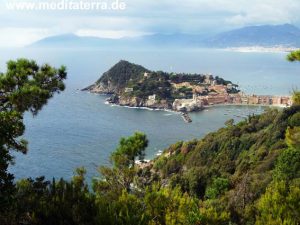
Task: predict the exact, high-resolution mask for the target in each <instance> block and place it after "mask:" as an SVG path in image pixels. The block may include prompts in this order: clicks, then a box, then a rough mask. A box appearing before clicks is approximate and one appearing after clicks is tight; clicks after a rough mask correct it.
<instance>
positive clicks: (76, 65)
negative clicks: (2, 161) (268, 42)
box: [0, 49, 300, 179]
mask: <svg viewBox="0 0 300 225" xmlns="http://www.w3.org/2000/svg"><path fill="white" fill-rule="evenodd" d="M285 56H286V53H240V52H230V51H223V50H208V49H196V50H186V49H185V50H182V49H176V50H132V51H128V50H126V51H125V50H124V51H121V50H120V51H102V50H91V49H90V50H88V49H86V50H67V49H66V50H62V49H60V50H57V49H51V50H50V49H10V50H5V49H3V50H2V51H1V52H0V59H1V60H0V71H5V62H6V61H7V60H9V59H16V58H21V57H26V58H31V59H34V60H36V61H37V62H38V63H45V62H47V63H49V64H51V65H54V66H59V65H61V64H64V65H66V66H67V68H68V80H67V81H66V84H67V89H66V91H65V92H63V93H61V94H60V95H55V97H54V98H53V99H51V100H50V101H49V103H48V105H46V106H45V107H44V108H43V110H42V111H41V112H40V113H39V114H38V115H37V116H36V117H34V118H33V117H32V116H31V115H30V114H26V116H25V119H24V120H25V124H26V132H25V135H24V137H25V138H26V139H27V140H28V141H29V152H28V153H27V155H22V154H20V153H16V154H14V155H15V162H16V163H15V165H14V166H11V167H10V171H11V172H13V173H14V174H15V175H16V177H17V178H23V177H28V176H31V177H37V176H41V175H45V176H46V177H47V178H48V179H51V178H52V177H56V178H59V177H64V178H66V179H69V178H70V177H71V176H72V174H73V171H74V169H75V168H77V167H80V166H84V167H86V169H87V171H88V179H91V178H92V177H93V176H96V175H97V167H98V166H99V165H109V155H110V153H111V152H112V151H113V150H114V149H115V148H116V146H117V144H118V142H119V139H120V138H121V137H126V136H128V135H131V134H133V132H135V131H142V132H145V133H146V134H147V136H148V138H149V141H150V143H149V147H148V149H147V151H146V153H147V155H146V158H147V159H151V158H153V157H155V156H156V154H157V152H158V151H159V150H163V149H164V148H167V147H168V146H169V145H170V144H172V143H175V142H177V141H180V140H191V139H193V138H201V137H203V136H204V135H205V134H207V133H208V132H211V131H214V130H216V129H218V128H220V127H222V126H223V125H224V122H225V121H227V120H228V119H230V118H233V119H235V121H240V120H243V119H244V117H246V116H247V115H249V114H252V113H261V112H262V111H263V110H264V109H265V108H264V107H253V106H217V107H211V108H208V109H206V110H204V111H202V112H198V113H191V117H192V119H193V123H191V124H187V123H184V121H183V120H182V118H181V116H180V115H179V114H177V113H174V112H166V111H151V110H144V109H130V108H125V107H118V106H111V105H107V104H105V96H100V95H94V94H90V93H86V92H81V91H79V90H78V89H81V88H83V87H85V86H87V85H89V84H91V83H93V82H94V81H95V80H97V79H98V78H99V77H100V75H101V74H102V73H103V72H105V71H106V70H108V69H109V68H110V67H111V66H113V65H114V64H115V63H117V62H118V61H119V60H121V59H124V60H128V61H130V62H133V63H137V64H140V65H143V66H145V67H146V68H148V69H151V70H163V71H167V72H188V73H212V74H213V75H218V76H220V77H223V78H225V79H228V80H231V81H233V82H234V83H237V84H239V85H240V87H241V88H242V90H243V91H245V92H246V93H248V94H251V93H256V94H272V95H287V94H289V93H290V92H291V91H292V89H293V88H294V89H295V88H297V84H300V73H299V72H300V65H298V64H296V63H295V64H291V63H288V62H286V60H285Z"/></svg>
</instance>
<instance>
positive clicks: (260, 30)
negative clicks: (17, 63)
mask: <svg viewBox="0 0 300 225" xmlns="http://www.w3.org/2000/svg"><path fill="white" fill-rule="evenodd" d="M251 46H260V47H278V46H282V47H300V29H299V28H298V27H296V26H294V25H291V24H283V25H260V26H247V27H242V28H239V29H233V30H229V31H226V32H222V33H219V34H217V35H213V36H210V37H204V35H197V34H184V33H174V34H160V33H157V34H151V35H145V36H140V37H123V38H120V39H110V38H99V37H90V36H78V35H76V34H72V33H71V34H70V33H69V34H63V35H57V36H51V37H47V38H44V39H42V40H39V41H37V42H34V43H32V44H31V45H29V46H28V47H38V48H39V47H46V48H50V47H51V48H52V47H63V48H75V47H78V48H86V47H87V48H89V47H91V48H133V47H134V48H145V47H146V48H147V47H151V48H153V47H160V48H161V47H193V48H195V47H208V48H229V47H251Z"/></svg>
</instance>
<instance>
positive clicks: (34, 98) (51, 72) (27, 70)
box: [0, 59, 67, 223]
mask: <svg viewBox="0 0 300 225" xmlns="http://www.w3.org/2000/svg"><path fill="white" fill-rule="evenodd" d="M66 75H67V74H66V68H65V67H64V66H62V67H61V68H59V69H56V68H53V67H51V66H49V65H47V64H45V65H42V66H38V65H37V64H36V62H34V61H30V60H27V59H18V60H16V61H9V62H8V63H7V71H6V72H5V73H0V124H1V126H0V213H1V214H6V213H7V210H10V208H11V207H14V205H13V204H11V203H12V201H13V197H12V195H13V193H14V192H15V186H14V184H13V178H14V177H13V175H12V174H10V173H9V172H8V171H7V169H8V165H9V163H11V162H12V160H13V157H12V156H11V154H10V151H11V150H15V151H18V152H22V153H26V152H27V142H26V141H25V140H24V139H22V138H20V137H21V136H22V135H23V133H24V131H25V126H24V124H23V114H24V113H25V112H26V111H29V112H31V113H32V114H33V115H36V114H37V113H38V112H39V111H40V110H41V109H42V107H43V106H44V105H45V104H46V103H47V101H48V99H50V98H51V97H52V96H53V95H54V93H59V92H60V91H62V90H64V88H65V86H64V83H63V81H64V79H66ZM7 217H9V216H8V215H7ZM0 223H1V222H0Z"/></svg>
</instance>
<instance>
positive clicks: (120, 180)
mask: <svg viewBox="0 0 300 225" xmlns="http://www.w3.org/2000/svg"><path fill="white" fill-rule="evenodd" d="M147 146H148V139H147V137H146V135H145V134H143V133H140V132H136V133H135V134H134V135H133V136H131V137H128V138H122V139H121V140H120V143H119V146H118V147H117V149H116V151H115V152H113V153H112V155H111V162H112V166H113V167H112V168H110V167H104V166H102V167H100V173H101V174H102V176H103V177H104V178H105V180H100V181H95V183H94V188H95V189H96V190H97V191H100V192H103V191H106V190H110V189H112V190H115V194H118V193H120V192H121V191H122V190H124V189H125V190H127V191H130V185H131V184H132V182H133V179H134V176H135V174H136V168H135V159H136V158H137V157H139V159H140V160H143V159H144V155H145V149H146V147H147Z"/></svg>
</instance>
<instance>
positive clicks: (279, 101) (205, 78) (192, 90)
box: [82, 60, 291, 112]
mask: <svg viewBox="0 0 300 225" xmlns="http://www.w3.org/2000/svg"><path fill="white" fill-rule="evenodd" d="M82 91H90V92H92V93H98V94H107V95H109V96H110V97H109V98H108V99H107V101H108V102H109V103H111V104H117V105H120V106H129V107H147V108H151V109H165V110H174V111H181V112H191V111H199V110H202V109H203V108H204V107H205V106H210V105H217V104H236V105H244V104H246V105H247V104H251V105H278V106H288V105H290V104H291V98H290V97H289V96H258V95H246V94H244V93H242V92H241V91H240V90H239V88H238V85H236V84H234V83H232V82H231V81H228V80H224V79H223V78H221V77H218V76H213V75H211V74H186V73H167V72H163V71H156V72H155V71H151V70H148V69H146V68H144V67H143V66H140V65H136V64H133V63H130V62H128V61H124V60H121V61H120V62H118V63H117V64H116V65H114V66H113V67H112V68H111V69H109V70H108V71H107V72H105V73H104V74H103V75H102V76H101V77H100V79H99V80H98V81H96V82H95V83H94V84H92V85H90V86H89V87H87V88H84V89H82Z"/></svg>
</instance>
